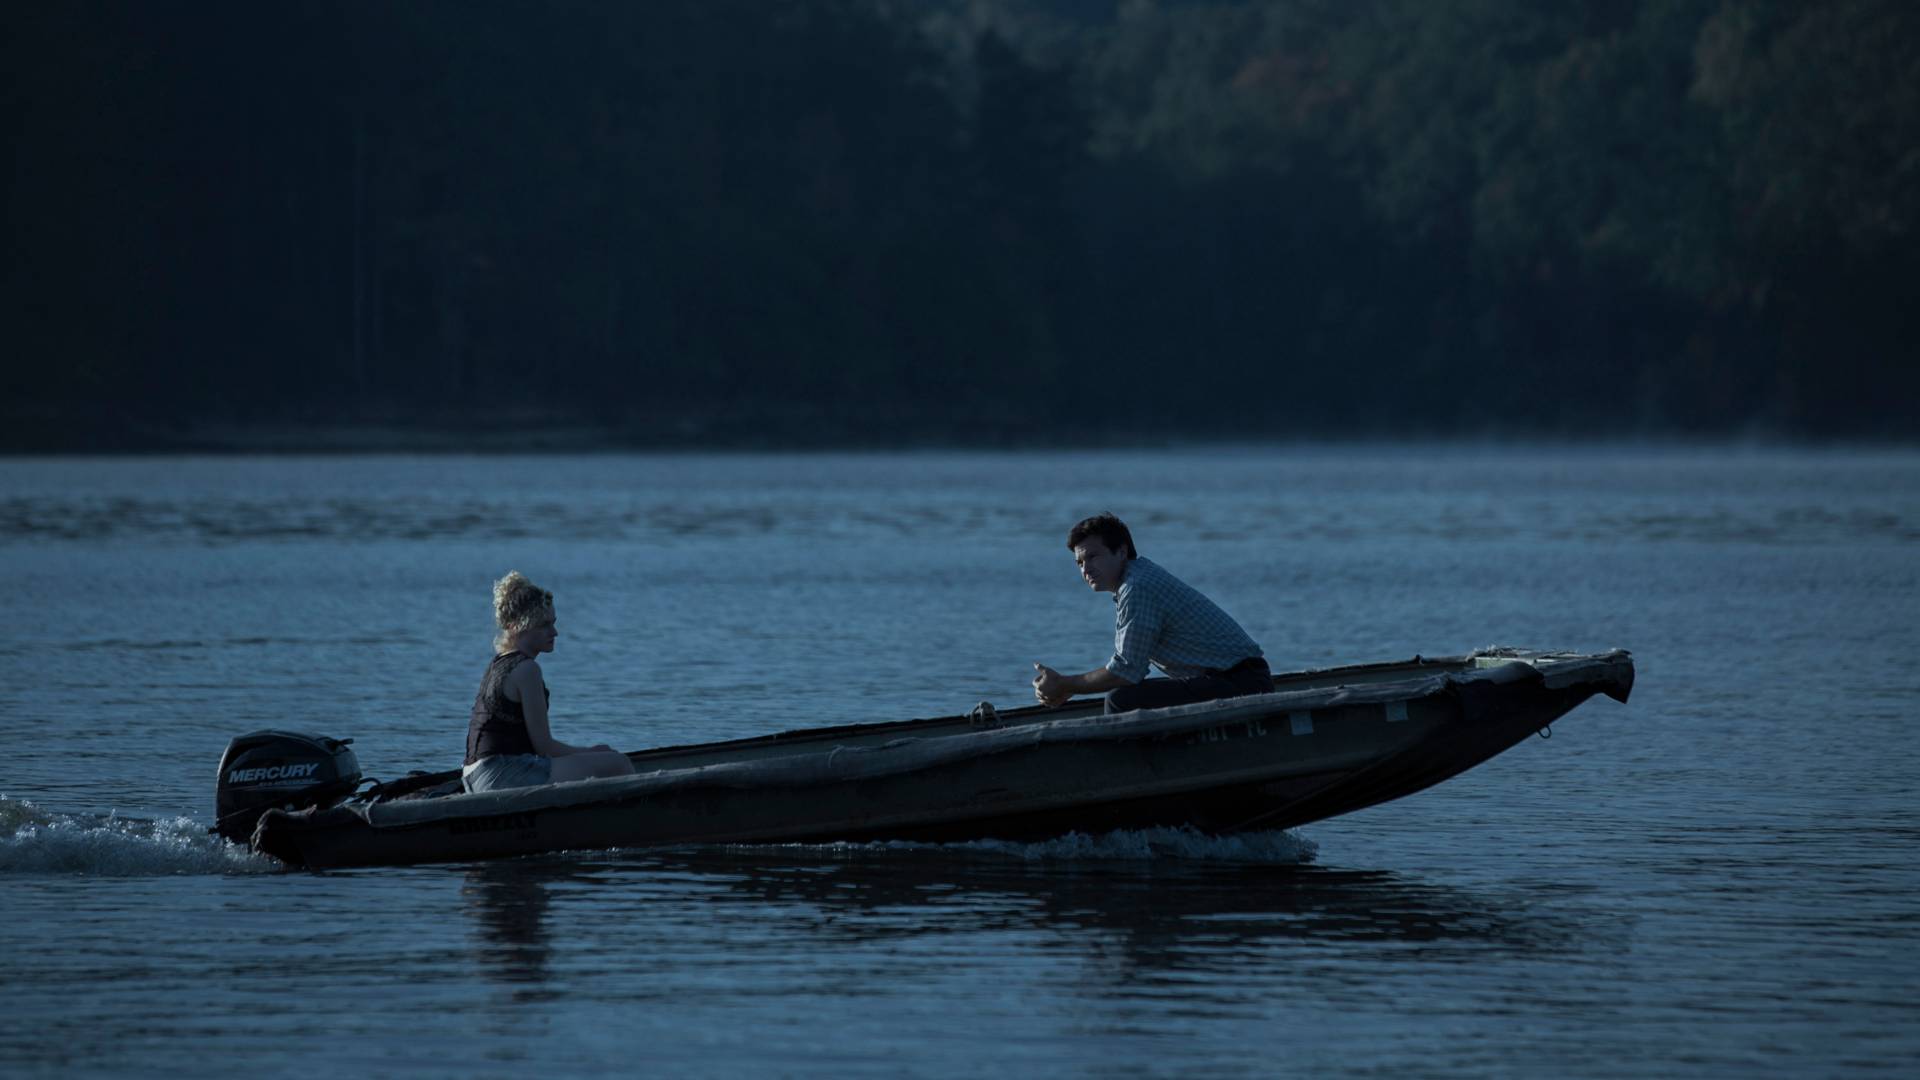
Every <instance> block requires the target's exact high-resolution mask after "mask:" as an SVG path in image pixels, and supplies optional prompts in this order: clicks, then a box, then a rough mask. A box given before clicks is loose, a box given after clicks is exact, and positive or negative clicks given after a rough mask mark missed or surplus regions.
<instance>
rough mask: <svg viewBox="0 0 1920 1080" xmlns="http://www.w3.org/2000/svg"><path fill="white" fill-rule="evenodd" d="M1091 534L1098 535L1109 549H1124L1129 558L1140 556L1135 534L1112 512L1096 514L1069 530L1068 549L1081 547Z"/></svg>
mask: <svg viewBox="0 0 1920 1080" xmlns="http://www.w3.org/2000/svg"><path fill="white" fill-rule="evenodd" d="M1089 536H1094V537H1098V538H1099V540H1100V542H1101V543H1102V544H1105V545H1106V546H1107V550H1108V551H1122V550H1124V551H1125V552H1126V553H1127V558H1129V559H1137V558H1139V557H1140V553H1139V552H1138V551H1135V550H1134V549H1133V534H1132V533H1130V532H1128V531H1127V523H1126V522H1124V521H1121V520H1120V519H1119V518H1117V517H1114V516H1113V515H1112V514H1095V515H1093V516H1092V517H1090V518H1088V519H1086V520H1085V521H1082V522H1081V523H1080V524H1078V525H1075V526H1074V527H1073V528H1072V529H1070V530H1068V531H1067V550H1068V551H1072V550H1073V549H1074V548H1077V547H1079V546H1080V545H1081V544H1083V543H1085V542H1086V539H1087V537H1089Z"/></svg>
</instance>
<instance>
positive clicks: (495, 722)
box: [460, 570, 633, 791]
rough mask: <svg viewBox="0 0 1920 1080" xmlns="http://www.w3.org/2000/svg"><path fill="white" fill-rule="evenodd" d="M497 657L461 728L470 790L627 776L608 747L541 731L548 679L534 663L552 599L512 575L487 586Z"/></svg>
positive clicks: (547, 635)
mask: <svg viewBox="0 0 1920 1080" xmlns="http://www.w3.org/2000/svg"><path fill="white" fill-rule="evenodd" d="M493 619H494V622H496V623H498V624H499V626H500V634H499V636H498V637H496V638H494V641H493V648H494V652H495V653H497V654H498V655H496V656H495V657H494V658H493V663H491V664H488V665H487V673H486V674H485V675H483V676H481V677H480V693H479V694H477V695H475V696H474V699H473V718H472V720H471V721H469V722H468V724H467V760H466V764H465V765H464V766H463V767H462V768H461V770H460V779H461V782H462V783H463V784H464V785H465V787H466V789H467V790H468V791H493V790H496V789H498V788H514V787H530V786H532V785H534V784H549V783H559V782H561V781H563V780H584V779H586V778H587V777H590V776H625V775H627V774H629V773H631V772H633V762H631V761H628V760H627V756H626V755H625V754H622V753H621V752H619V751H618V750H615V749H613V748H612V747H610V746H606V745H604V744H603V745H600V746H590V747H583V746H569V745H567V744H566V743H563V742H561V741H559V740H558V739H555V738H554V737H553V735H552V733H551V732H549V731H548V730H547V699H548V697H549V696H550V695H549V694H548V692H547V684H546V680H545V679H543V678H542V677H541V675H540V664H539V661H537V660H535V659H534V657H535V656H538V655H539V654H541V653H545V652H552V651H553V641H554V638H556V637H558V636H559V631H557V630H555V629H554V626H553V622H554V620H553V594H552V593H550V592H548V591H546V590H545V589H542V588H540V587H538V586H536V585H535V584H534V583H533V582H531V581H528V580H527V578H526V575H524V574H522V573H520V571H518V570H514V571H510V572H509V573H508V574H507V576H506V577H503V578H501V579H500V580H499V581H496V582H494V583H493Z"/></svg>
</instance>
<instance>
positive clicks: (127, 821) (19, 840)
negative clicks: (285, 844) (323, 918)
mask: <svg viewBox="0 0 1920 1080" xmlns="http://www.w3.org/2000/svg"><path fill="white" fill-rule="evenodd" d="M278 869H280V867H279V864H277V863H275V862H274V861H273V860H272V859H269V858H267V857H265V856H263V855H255V854H254V853H252V852H250V851H248V850H247V849H245V848H243V847H240V846H238V845H235V844H229V843H227V842H226V841H225V840H222V839H221V838H219V837H217V836H212V835H210V834H208V832H207V827H206V826H205V825H203V824H201V823H199V822H197V821H194V820H193V819H192V818H188V817H176V818H165V819H161V820H156V821H149V820H146V819H144V818H123V817H120V816H118V815H115V814H51V813H47V812H46V811H43V810H41V809H40V808H38V807H36V806H34V805H33V804H32V803H30V802H27V801H26V800H24V799H10V798H7V797H6V796H4V795H0V874H77V875H81V876H96V875H97V876H101V877H162V876H166V875H169V874H261V873H272V872H274V871H275V870H278Z"/></svg>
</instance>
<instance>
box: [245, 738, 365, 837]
mask: <svg viewBox="0 0 1920 1080" xmlns="http://www.w3.org/2000/svg"><path fill="white" fill-rule="evenodd" d="M352 741H353V740H352V739H330V738H327V737H325V736H322V735H303V734H301V733H299V732H294V731H255V732H253V733H251V734H247V735H242V736H240V737H239V738H236V739H234V740H233V741H232V742H230V743H228V744H227V752H226V753H224V754H222V755H220V780H219V784H218V786H217V787H216V788H215V790H214V826H213V829H214V831H215V832H217V833H219V834H220V835H221V836H224V837H226V838H227V839H229V840H232V841H234V842H235V843H241V844H244V843H247V842H248V841H249V840H251V839H252V838H253V826H254V823H255V822H257V821H259V820H260V815H261V814H264V813H266V812H267V811H268V810H272V809H276V808H281V809H287V810H305V809H307V808H309V807H316V806H331V805H333V804H334V803H336V802H339V801H340V800H341V799H344V798H346V797H347V796H348V795H351V794H353V790H354V789H355V788H357V787H359V786H360V760H359V759H358V758H356V757H354V756H353V751H352V750H350V749H348V748H347V744H348V743H350V742H352Z"/></svg>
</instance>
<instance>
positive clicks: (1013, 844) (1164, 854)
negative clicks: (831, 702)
mask: <svg viewBox="0 0 1920 1080" xmlns="http://www.w3.org/2000/svg"><path fill="white" fill-rule="evenodd" d="M741 846H743V847H751V846H756V845H741ZM779 846H782V847H801V848H815V849H827V850H833V851H845V852H850V853H858V852H863V851H871V852H888V851H945V852H960V853H967V854H982V855H992V856H1002V857H1008V858H1015V859H1024V860H1027V861H1029V862H1105V861H1139V860H1178V861H1186V862H1234V863H1264V864H1268V865H1281V866H1297V865H1300V864H1302V863H1308V862H1312V861H1313V858H1314V856H1315V855H1316V854H1317V853H1318V852H1319V850H1320V846H1319V845H1318V844H1316V843H1314V842H1313V841H1312V840H1309V839H1307V838H1306V837H1304V836H1300V835H1299V834H1297V833H1291V832H1285V831H1280V830H1274V831H1269V832H1248V833H1238V834H1235V835H1233V836H1209V835H1207V834H1206V833H1203V832H1199V831H1197V830H1195V829H1185V828H1180V829H1169V828H1157V829H1120V830H1117V831H1115V832H1110V833H1100V834H1098V835H1088V834H1086V833H1077V832H1073V833H1068V834H1066V835H1065V836H1057V837H1054V838H1053V839H1051V840H1037V841H1032V842H1028V843H1021V842H1017V841H1012V840H970V841H965V842H962V843H952V844H930V843H922V842H919V841H913V840H882V841H875V842H873V843H866V844H798V845H779Z"/></svg>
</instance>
